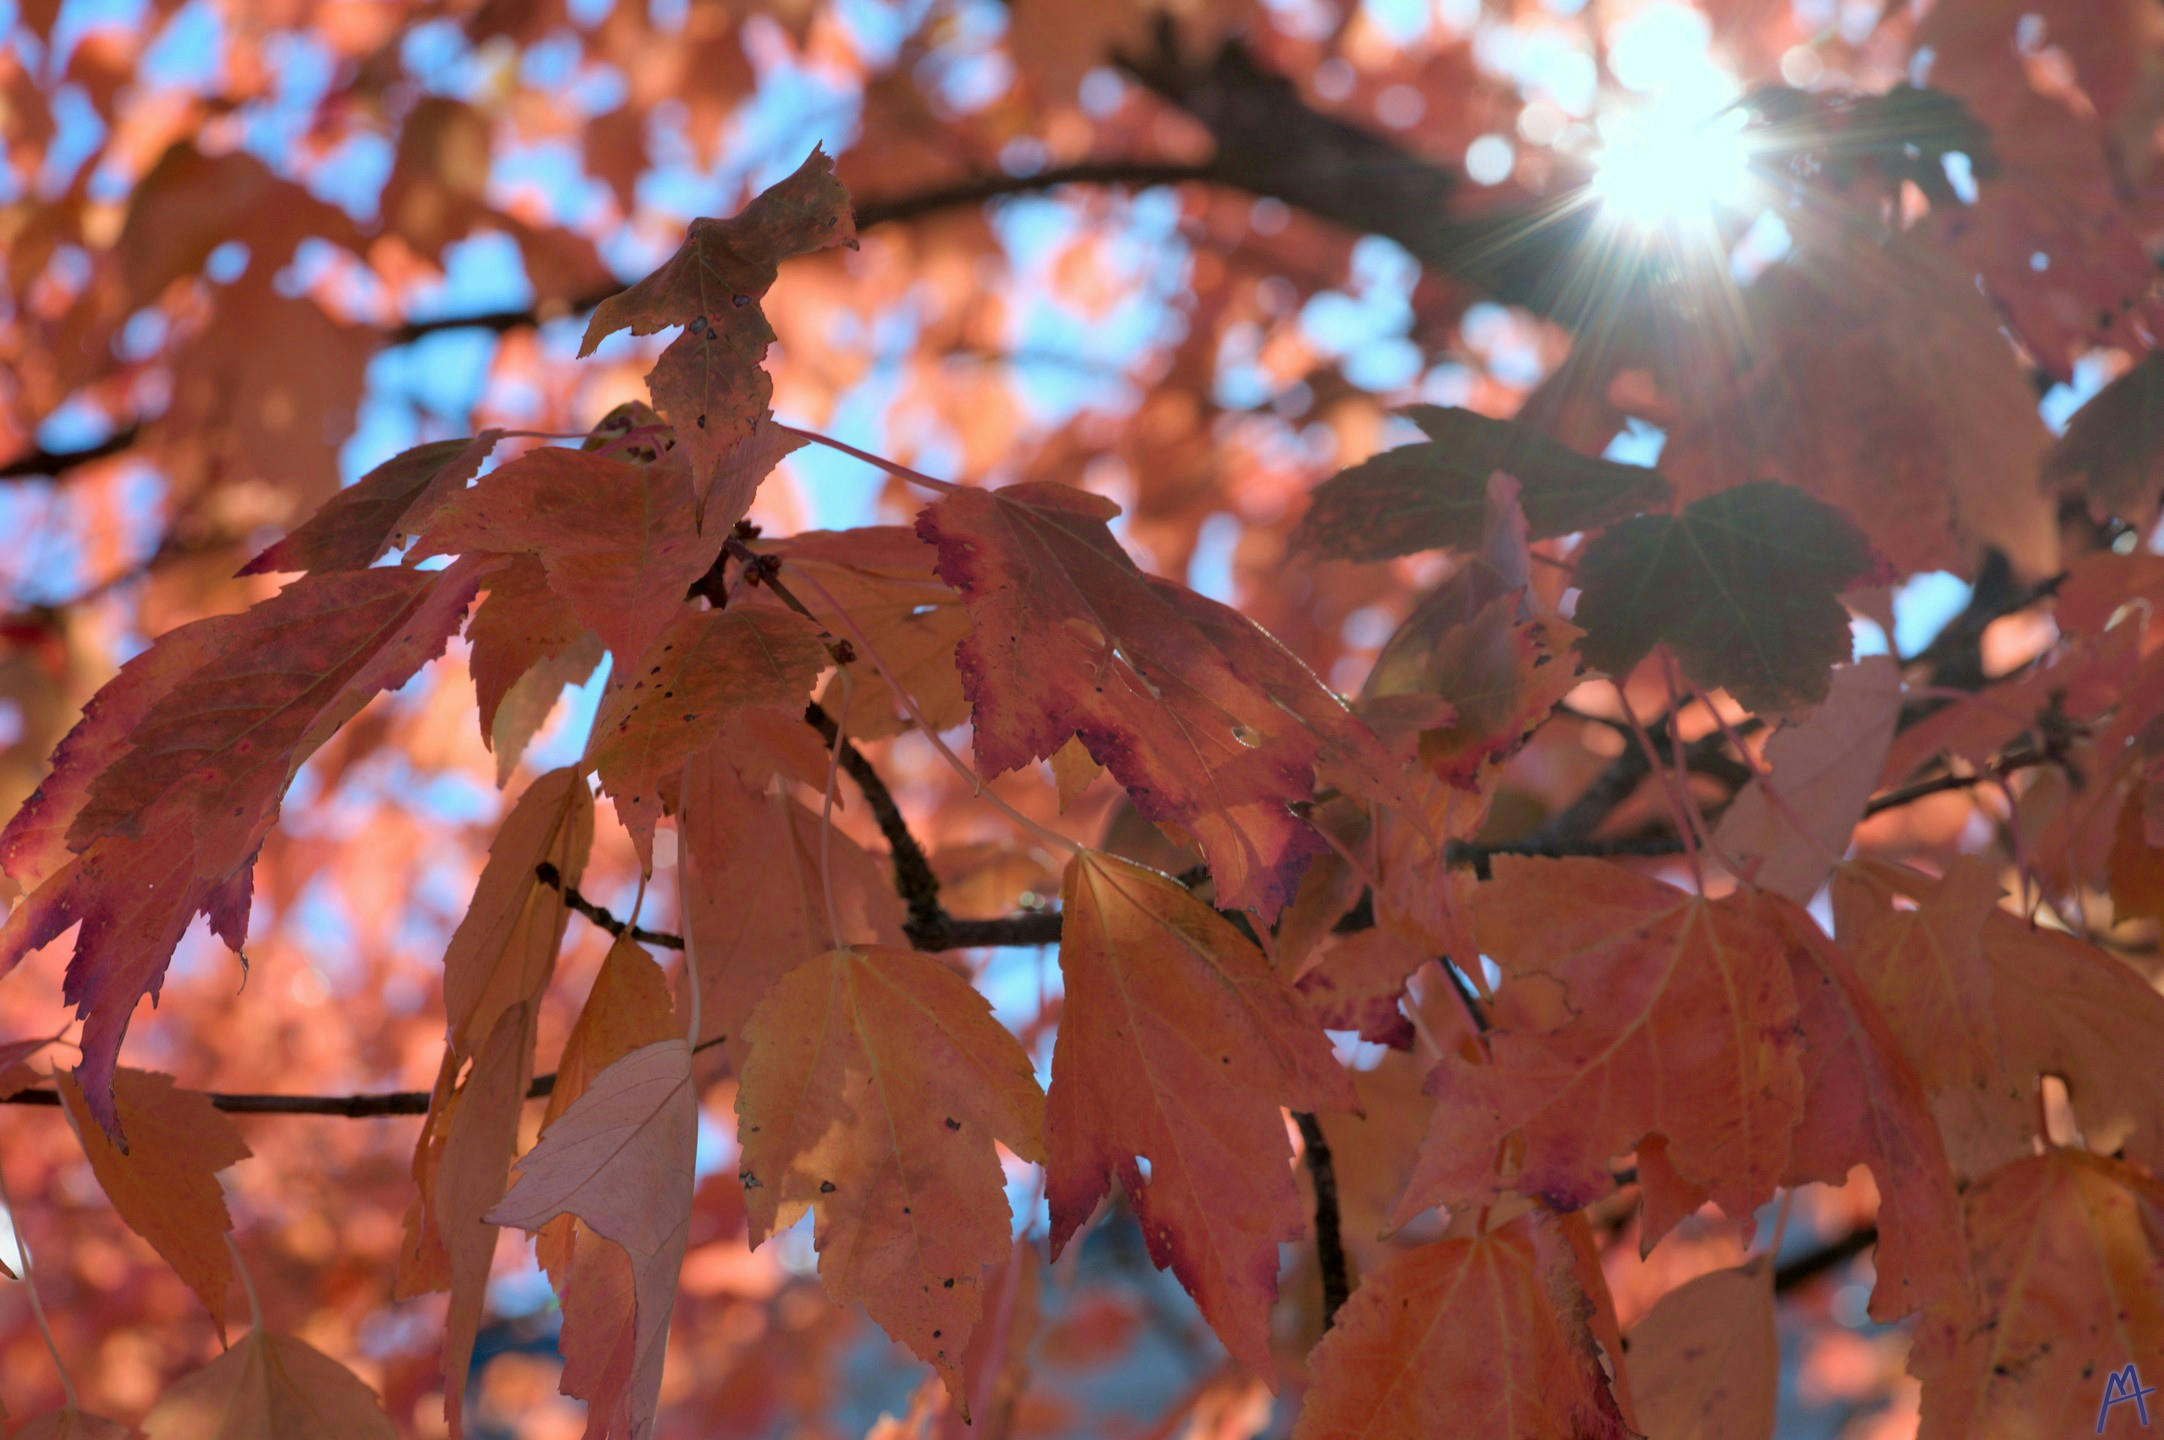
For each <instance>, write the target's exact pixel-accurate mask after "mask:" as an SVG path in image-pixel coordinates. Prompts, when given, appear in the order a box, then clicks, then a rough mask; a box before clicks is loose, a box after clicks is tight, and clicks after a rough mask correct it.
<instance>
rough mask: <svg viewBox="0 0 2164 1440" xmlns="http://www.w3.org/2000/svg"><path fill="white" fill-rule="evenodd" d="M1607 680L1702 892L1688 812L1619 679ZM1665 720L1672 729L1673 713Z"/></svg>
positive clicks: (1702, 878) (1701, 872)
mask: <svg viewBox="0 0 2164 1440" xmlns="http://www.w3.org/2000/svg"><path fill="white" fill-rule="evenodd" d="M1608 683H1609V684H1610V685H1613V686H1614V687H1615V698H1616V703H1617V704H1619V705H1621V706H1622V707H1623V718H1624V719H1626V720H1628V721H1629V722H1630V727H1631V734H1632V735H1633V736H1634V737H1635V738H1636V739H1637V741H1638V748H1639V749H1640V750H1643V751H1644V752H1645V757H1646V765H1647V766H1648V767H1649V768H1650V769H1651V771H1652V773H1653V778H1654V779H1656V780H1658V781H1660V784H1661V790H1662V791H1663V792H1664V793H1665V794H1666V795H1667V796H1668V810H1669V813H1670V814H1672V815H1673V816H1674V817H1675V821H1676V832H1677V834H1678V835H1680V836H1681V837H1682V840H1683V855H1684V858H1685V859H1686V860H1687V861H1689V862H1690V867H1691V881H1692V883H1693V884H1695V885H1696V886H1697V887H1698V889H1699V890H1701V891H1703V890H1704V889H1705V888H1706V872H1705V869H1704V867H1702V866H1701V865H1700V864H1699V863H1698V841H1697V839H1696V837H1695V836H1694V835H1693V834H1692V833H1691V814H1690V811H1689V809H1688V808H1687V807H1686V806H1685V804H1684V801H1683V798H1682V797H1681V796H1679V795H1678V794H1677V793H1676V778H1675V777H1674V776H1673V775H1670V774H1669V773H1668V767H1667V766H1665V765H1663V764H1661V756H1660V752H1659V751H1658V750H1656V749H1655V748H1654V747H1653V737H1652V736H1650V735H1648V734H1647V733H1646V727H1645V726H1644V725H1643V724H1641V723H1639V720H1638V712H1637V711H1635V710H1633V709H1631V702H1630V697H1629V696H1628V695H1625V694H1624V693H1623V682H1622V681H1620V680H1610V681H1609V682H1608ZM1668 723H1669V726H1670V728H1671V729H1672V728H1673V727H1674V725H1675V718H1674V716H1673V715H1671V716H1670V717H1669V722H1668ZM1686 783H1688V781H1687V780H1686Z"/></svg>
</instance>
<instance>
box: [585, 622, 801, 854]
mask: <svg viewBox="0 0 2164 1440" xmlns="http://www.w3.org/2000/svg"><path fill="white" fill-rule="evenodd" d="M649 662H651V663H649ZM828 663H829V662H828V656H827V649H826V646H825V645H824V644H823V643H822V642H821V641H820V639H819V634H818V631H817V630H816V629H815V628H814V627H813V625H812V623H811V622H810V621H808V620H806V619H804V618H803V617H802V616H799V615H793V614H790V613H789V612H788V611H785V610H754V609H750V608H747V607H743V606H732V607H730V608H729V609H727V610H691V609H686V610H684V611H683V612H682V613H681V614H680V615H678V616H677V617H676V621H675V623H674V624H672V625H670V626H669V628H668V629H666V630H664V631H662V632H661V635H660V638H658V639H657V640H655V642H654V645H653V648H652V649H650V650H649V651H647V652H646V653H645V654H644V655H643V656H642V657H641V659H640V663H639V665H638V666H636V667H634V666H630V665H620V666H619V668H618V669H616V670H615V671H614V672H612V674H611V676H610V679H609V688H608V693H607V694H606V696H604V697H603V700H602V704H601V713H600V714H599V715H598V716H597V717H596V718H595V720H594V738H593V742H592V744H591V745H590V746H589V747H588V750H587V757H586V758H587V760H588V761H589V762H591V763H592V764H593V765H594V767H595V769H596V770H597V771H599V773H600V776H601V788H602V789H604V790H606V791H607V792H608V794H609V796H610V798H611V799H613V800H614V801H615V802H616V813H617V815H618V817H619V818H621V819H622V820H623V822H624V825H625V827H626V828H627V829H629V830H630V831H631V838H632V842H633V844H635V845H636V846H637V847H638V850H639V858H640V859H641V861H644V862H646V863H647V864H649V865H651V863H652V858H653V837H654V826H655V824H656V823H657V822H658V821H659V820H660V818H661V813H662V802H661V783H662V780H663V778H664V777H669V776H674V775H675V774H676V772H677V771H678V770H680V769H682V768H683V762H684V760H685V758H686V757H688V756H690V755H692V754H693V753H695V752H697V751H699V750H702V749H704V748H706V745H707V743H708V742H709V741H710V740H712V739H713V736H714V732H715V731H716V729H718V728H719V727H720V725H721V723H722V721H723V720H725V719H726V718H728V716H729V715H730V714H731V713H732V712H734V711H737V710H741V709H745V708H748V707H754V706H772V707H777V708H782V709H787V710H791V711H795V710H800V709H801V708H802V707H803V704H804V701H805V699H806V698H807V697H808V696H809V695H810V694H811V688H812V685H813V684H814V682H816V681H817V680H818V678H819V674H820V672H821V671H823V670H824V669H826V667H827V665H828Z"/></svg>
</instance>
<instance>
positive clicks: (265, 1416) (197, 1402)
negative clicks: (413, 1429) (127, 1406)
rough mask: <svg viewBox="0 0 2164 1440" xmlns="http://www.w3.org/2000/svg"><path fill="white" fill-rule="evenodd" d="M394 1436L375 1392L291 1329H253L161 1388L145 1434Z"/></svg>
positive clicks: (196, 1438) (160, 1438)
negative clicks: (279, 1331) (288, 1332)
mask: <svg viewBox="0 0 2164 1440" xmlns="http://www.w3.org/2000/svg"><path fill="white" fill-rule="evenodd" d="M299 1435H306V1436H308V1437H309V1440H398V1429H397V1427H396V1426H394V1425H392V1424H391V1420H390V1417H389V1416H387V1415H385V1414H384V1413H383V1407H382V1406H381V1405H379V1404H377V1403H376V1396H375V1392H374V1391H372V1390H370V1389H369V1388H368V1387H367V1386H366V1385H364V1384H362V1383H361V1381H360V1379H359V1377H357V1376H356V1375H354V1373H353V1372H352V1371H351V1370H348V1369H347V1368H346V1367H345V1366H343V1365H341V1364H339V1363H338V1362H337V1361H336V1360H333V1359H332V1358H331V1357H330V1356H328V1355H326V1354H324V1353H323V1352H322V1351H320V1350H318V1349H316V1348H315V1347H314V1346H312V1345H309V1344H307V1343H305V1342H303V1341H301V1340H297V1339H295V1338H294V1337H293V1336H291V1335H279V1334H274V1333H270V1332H266V1331H262V1330H251V1331H249V1332H248V1334H247V1336H246V1337H245V1338H244V1339H242V1340H241V1342H240V1343H239V1344H238V1345H235V1346H234V1347H233V1348H232V1349H230V1350H228V1351H226V1352H225V1353H224V1354H223V1355H220V1356H219V1357H218V1358H217V1359H215V1360H213V1361H211V1362H210V1363H209V1364H208V1365H205V1366H204V1367H203V1368H202V1369H200V1370H196V1371H193V1372H191V1373H189V1374H187V1375H183V1376H182V1377H181V1378H180V1379H178V1380H176V1381H174V1382H173V1383H172V1384H171V1385H169V1386H168V1387H166V1391H165V1393H164V1394H163V1395H160V1396H159V1397H158V1403H157V1404H155V1405H153V1406H151V1407H150V1413H149V1414H148V1415H145V1416H144V1417H143V1440H292V1437H294V1436H299Z"/></svg>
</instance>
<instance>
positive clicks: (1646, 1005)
mask: <svg viewBox="0 0 2164 1440" xmlns="http://www.w3.org/2000/svg"><path fill="white" fill-rule="evenodd" d="M1477 895H1478V899H1477V917H1478V918H1477V923H1478V928H1479V937H1480V938H1479V943H1480V948H1481V950H1482V952H1483V953H1485V954H1487V955H1489V956H1491V957H1492V958H1493V959H1494V960H1495V962H1496V963H1497V964H1498V965H1500V966H1501V967H1502V969H1503V971H1504V974H1505V976H1506V979H1505V981H1504V983H1503V986H1502V988H1501V990H1500V992H1499V993H1498V994H1497V996H1496V1000H1495V1004H1494V1005H1493V1006H1492V1007H1491V1008H1490V1012H1489V1018H1490V1021H1491V1024H1492V1028H1491V1031H1490V1033H1489V1035H1488V1047H1489V1051H1490V1058H1489V1060H1488V1061H1487V1063H1485V1064H1474V1063H1472V1062H1470V1061H1468V1060H1466V1059H1464V1058H1463V1057H1462V1056H1458V1055H1446V1056H1444V1057H1443V1059H1442V1060H1441V1062H1440V1063H1438V1064H1437V1065H1436V1067H1435V1070H1434V1072H1433V1074H1432V1075H1431V1077H1430V1079H1429V1082H1428V1090H1429V1093H1430V1094H1432V1095H1434V1096H1435V1098H1436V1107H1435V1119H1434V1123H1433V1124H1432V1125H1431V1126H1430V1128H1429V1130H1428V1138H1427V1143H1426V1146H1425V1148H1424V1149H1423V1151H1422V1154H1421V1158H1420V1164H1419V1166H1418V1168H1417V1169H1416V1170H1415V1172H1414V1177H1413V1183H1412V1185H1411V1187H1410V1188H1409V1189H1407V1191H1406V1193H1405V1198H1404V1199H1403V1200H1402V1201H1400V1202H1399V1205H1398V1210H1397V1217H1396V1219H1397V1222H1398V1223H1399V1224H1403V1223H1404V1222H1405V1221H1407V1220H1410V1219H1411V1218H1412V1217H1413V1216H1414V1215H1416V1214H1418V1213H1419V1211H1420V1210H1421V1209H1422V1208H1424V1207H1426V1206H1428V1205H1432V1204H1446V1205H1449V1206H1451V1207H1452V1208H1453V1209H1455V1208H1458V1207H1461V1206H1471V1205H1482V1204H1487V1203H1489V1202H1490V1201H1492V1200H1494V1199H1495V1198H1497V1197H1498V1196H1500V1195H1501V1194H1503V1193H1504V1192H1506V1191H1508V1190H1513V1189H1514V1190H1518V1191H1521V1192H1523V1193H1525V1194H1528V1195H1539V1196H1542V1197H1544V1198H1545V1199H1547V1200H1548V1202H1549V1203H1550V1204H1551V1205H1554V1206H1555V1207H1556V1208H1558V1209H1576V1208H1578V1207H1579V1206H1581V1205H1583V1204H1585V1203H1586V1202H1587V1201H1590V1200H1592V1199H1593V1198H1595V1197H1596V1196H1598V1195H1600V1194H1603V1193H1605V1192H1606V1191H1607V1190H1608V1189H1609V1188H1610V1187H1611V1186H1612V1184H1613V1181H1612V1180H1611V1179H1610V1176H1609V1169H1608V1157H1610V1156H1611V1155H1615V1154H1618V1153H1620V1152H1622V1151H1624V1150H1630V1149H1634V1148H1636V1147H1637V1146H1638V1144H1639V1143H1640V1142H1641V1141H1642V1140H1644V1139H1645V1138H1646V1137H1647V1136H1648V1135H1655V1134H1657V1135H1661V1136H1664V1137H1665V1138H1666V1140H1667V1142H1668V1146H1667V1153H1668V1158H1669V1159H1670V1160H1671V1161H1672V1162H1673V1163H1674V1166H1675V1169H1676V1170H1677V1172H1678V1173H1679V1175H1680V1176H1681V1178H1682V1179H1684V1180H1687V1181H1690V1182H1692V1183H1694V1184H1698V1185H1704V1186H1707V1187H1708V1188H1709V1189H1710V1191H1711V1193H1712V1196H1713V1198H1714V1200H1716V1201H1717V1202H1718V1203H1719V1204H1720V1206H1721V1208H1722V1209H1723V1210H1725V1211H1727V1212H1728V1213H1729V1215H1731V1216H1733V1217H1735V1218H1737V1219H1747V1217H1748V1216H1749V1215H1750V1214H1751V1212H1752V1210H1753V1208H1754V1207H1755V1206H1757V1205H1758V1204H1759V1203H1760V1202H1762V1201H1763V1200H1764V1199H1765V1198H1766V1197H1767V1196H1768V1195H1770V1194H1771V1193H1772V1191H1773V1187H1774V1185H1775V1183H1776V1182H1777V1181H1778V1180H1779V1178H1780V1175H1781V1172H1782V1170H1783V1169H1784V1168H1785V1167H1786V1165H1787V1163H1788V1153H1789V1133H1790V1132H1791V1131H1792V1130H1794V1128H1795V1126H1796V1122H1797V1120H1798V1118H1799V1117H1800V1115H1801V1113H1802V1106H1803V1074H1802V1071H1801V1069H1800V1068H1799V1065H1798V1058H1799V1055H1798V1052H1799V1049H1800V1047H1799V1045H1798V1043H1797V1036H1796V994H1795V987H1794V985H1793V984H1792V982H1791V981H1790V979H1789V974H1788V957H1787V953H1786V951H1785V949H1784V948H1783V946H1782V943H1781V940H1780V938H1779V937H1778V936H1777V935H1775V934H1773V933H1772V932H1770V931H1769V930H1768V929H1767V928H1766V926H1765V925H1764V924H1763V923H1761V922H1759V921H1758V920H1757V919H1756V918H1754V916H1753V915H1752V914H1751V912H1750V910H1749V909H1748V908H1746V907H1745V906H1744V905H1743V904H1742V903H1740V902H1738V901H1736V900H1733V899H1731V900H1725V901H1708V900H1705V899H1702V898H1700V897H1698V896H1695V895H1689V894H1686V893H1684V892H1683V891H1680V890H1677V889H1675V888H1673V887H1671V886H1668V885H1665V884H1663V883H1661V882H1660V881H1658V880H1654V879H1651V878H1649V877H1646V876H1643V875H1638V874H1634V873H1633V872H1631V871H1628V870H1625V869H1623V868H1622V867H1620V866H1617V865H1614V864H1610V863H1608V862H1605V861H1597V860H1527V859H1518V858H1513V857H1505V858H1502V859H1498V860H1497V861H1496V862H1495V867H1494V879H1493V880H1492V881H1491V882H1490V883H1488V884H1486V885H1483V886H1481V887H1480V889H1479V891H1478V892H1477ZM1686 1034H1691V1035H1695V1036H1696V1038H1695V1039H1694V1041H1693V1042H1692V1043H1690V1044H1687V1045H1686V1044H1681V1043H1678V1041H1677V1038H1676V1037H1680V1036H1683V1035H1686Z"/></svg>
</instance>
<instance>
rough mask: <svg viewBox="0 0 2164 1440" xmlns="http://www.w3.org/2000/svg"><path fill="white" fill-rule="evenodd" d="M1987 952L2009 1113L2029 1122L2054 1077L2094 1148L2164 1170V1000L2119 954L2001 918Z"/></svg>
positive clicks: (1994, 921)
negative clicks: (2009, 1078) (2042, 1088)
mask: <svg viewBox="0 0 2164 1440" xmlns="http://www.w3.org/2000/svg"><path fill="white" fill-rule="evenodd" d="M1983 945H1984V957H1985V959H1986V960H1987V961H1988V962H1989V963H1990V965H1991V967H1992V971H1993V977H1994V978H1993V985H1994V992H1995V999H1996V1007H1995V1008H1996V1010H1997V1013H1998V1030H1999V1044H2000V1053H2001V1054H2003V1055H2004V1056H2005V1064H2006V1068H2007V1069H2008V1070H2010V1071H2012V1072H2013V1080H2014V1082H2015V1083H2014V1086H2013V1091H2012V1101H2011V1103H2010V1104H2009V1106H2008V1111H2009V1113H2010V1114H2011V1113H2019V1114H2020V1115H2021V1116H2022V1117H2023V1119H2024V1120H2029V1119H2032V1118H2033V1117H2034V1116H2035V1115H2036V1113H2037V1110H2036V1105H2037V1100H2036V1096H2037V1090H2038V1085H2039V1083H2040V1077H2042V1076H2045V1075H2056V1076H2058V1077H2060V1078H2061V1079H2063V1080H2064V1081H2065V1082H2066V1086H2067V1090H2068V1093H2069V1097H2070V1099H2071V1100H2072V1102H2073V1108H2074V1114H2075V1117H2076V1118H2077V1119H2078V1120H2079V1121H2080V1123H2081V1129H2082V1134H2083V1136H2084V1137H2085V1138H2086V1139H2087V1141H2088V1143H2089V1146H2090V1148H2091V1149H2094V1150H2096V1151H2098V1152H2100V1153H2104V1154H2113V1153H2123V1154H2124V1155H2125V1157H2126V1158H2127V1159H2129V1160H2132V1161H2134V1162H2136V1163H2137V1164H2140V1165H2144V1166H2147V1167H2148V1168H2149V1169H2150V1171H2151V1172H2164V1046H2159V1045H2158V1044H2157V1043H2156V1037H2157V1036H2158V1035H2160V1034H2164V995H2159V994H2158V993H2157V991H2156V988H2155V986H2153V985H2152V984H2151V983H2150V982H2149V981H2147V980H2145V979H2143V978H2142V976H2141V975H2140V974H2138V973H2137V972H2136V971H2135V970H2134V968H2133V967H2132V966H2130V965H2128V964H2127V963H2126V962H2125V961H2123V960H2121V959H2120V958H2119V957H2118V956H2116V955H2113V954H2111V953H2109V952H2108V951H2105V950H2103V949H2100V948H2099V947H2097V946H2095V945H2085V944H2083V943H2082V942H2081V941H2079V940H2076V939H2074V938H2073V937H2072V936H2071V935H2062V934H2058V933H2056V932H2054V931H2050V930H2043V929H2032V928H2031V927H2029V926H2028V925H2025V924H2023V923H2022V922H2021V921H2020V920H2019V919H2017V918H2016V917H2014V916H2012V915H2009V914H2006V913H2005V912H2003V911H2001V912H1999V913H1996V914H1993V915H1992V916H1990V917H1989V918H1988V919H1986V920H1985V922H1984V933H1983Z"/></svg>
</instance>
